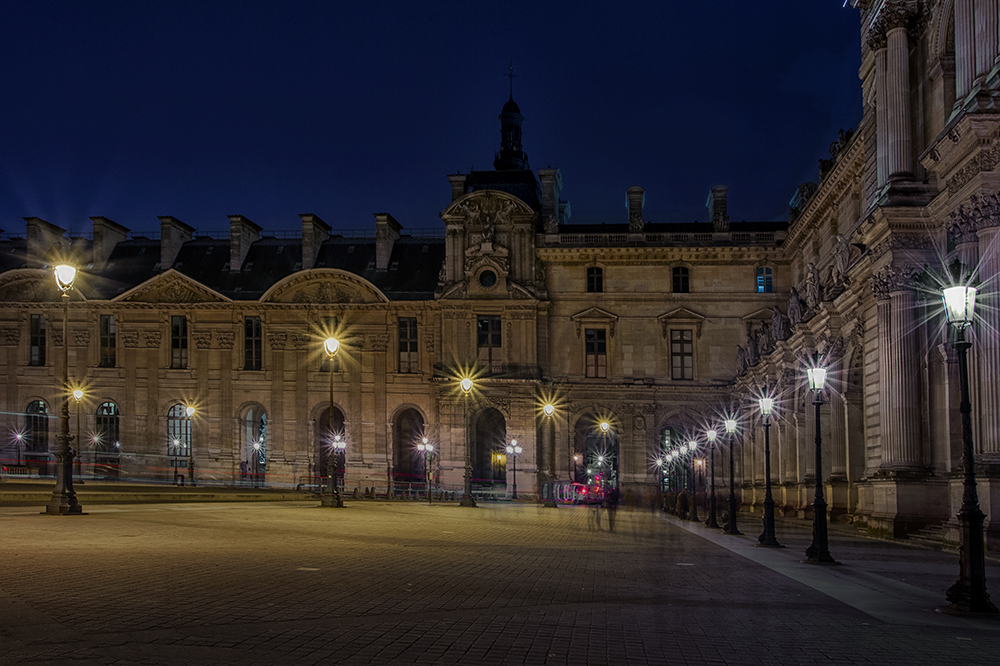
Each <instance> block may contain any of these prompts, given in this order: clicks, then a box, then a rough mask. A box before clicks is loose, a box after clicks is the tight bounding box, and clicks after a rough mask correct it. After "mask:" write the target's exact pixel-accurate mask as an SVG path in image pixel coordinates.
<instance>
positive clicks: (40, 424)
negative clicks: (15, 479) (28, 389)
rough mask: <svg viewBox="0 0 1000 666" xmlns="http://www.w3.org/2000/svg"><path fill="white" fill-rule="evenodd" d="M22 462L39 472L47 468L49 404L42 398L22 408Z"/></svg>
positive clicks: (48, 471)
mask: <svg viewBox="0 0 1000 666" xmlns="http://www.w3.org/2000/svg"><path fill="white" fill-rule="evenodd" d="M21 441H23V442H24V464H25V465H27V466H29V467H34V468H36V469H37V470H38V473H39V474H50V473H51V472H50V470H49V406H48V404H46V402H45V401H44V400H33V401H32V402H31V403H30V404H29V405H28V408H27V409H26V410H24V434H23V436H22V437H21Z"/></svg>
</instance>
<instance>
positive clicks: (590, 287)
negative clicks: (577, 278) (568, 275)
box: [587, 266, 604, 293]
mask: <svg viewBox="0 0 1000 666" xmlns="http://www.w3.org/2000/svg"><path fill="white" fill-rule="evenodd" d="M587 291H588V292H591V293H599V292H602V291H604V269H603V268H600V267H599V266H591V267H590V268H588V269H587Z"/></svg>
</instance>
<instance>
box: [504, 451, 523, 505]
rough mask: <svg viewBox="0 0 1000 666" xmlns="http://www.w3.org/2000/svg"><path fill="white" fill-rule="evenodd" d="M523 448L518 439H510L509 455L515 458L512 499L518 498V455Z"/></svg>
mask: <svg viewBox="0 0 1000 666" xmlns="http://www.w3.org/2000/svg"><path fill="white" fill-rule="evenodd" d="M523 450H524V449H522V448H521V447H520V446H519V445H518V443H517V440H516V439H512V440H510V444H508V445H507V455H508V456H510V457H511V458H513V459H514V489H513V491H512V492H511V494H510V498H511V499H517V457H518V456H519V455H521V452H522V451H523Z"/></svg>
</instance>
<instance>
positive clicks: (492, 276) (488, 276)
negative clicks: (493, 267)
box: [479, 271, 497, 288]
mask: <svg viewBox="0 0 1000 666" xmlns="http://www.w3.org/2000/svg"><path fill="white" fill-rule="evenodd" d="M496 283H497V274H496V273H494V272H493V271H483V272H482V273H480V274H479V284H481V285H482V286H484V287H486V288H489V287H492V286H493V285H495V284H496Z"/></svg>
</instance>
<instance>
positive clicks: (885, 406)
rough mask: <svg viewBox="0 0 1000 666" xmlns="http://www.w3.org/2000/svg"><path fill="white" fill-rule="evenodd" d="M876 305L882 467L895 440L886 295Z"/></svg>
mask: <svg viewBox="0 0 1000 666" xmlns="http://www.w3.org/2000/svg"><path fill="white" fill-rule="evenodd" d="M876 294H877V296H878V303H877V304H876V306H875V308H876V317H877V321H878V377H879V379H878V403H879V410H878V412H879V431H880V440H881V448H882V466H883V467H885V466H888V465H889V464H890V462H891V461H892V460H893V455H892V453H890V450H889V449H890V442H893V441H894V440H895V435H894V433H893V428H892V427H893V420H892V416H891V413H890V411H889V410H890V405H891V403H892V391H893V382H892V379H891V377H892V376H893V375H892V354H891V349H892V335H891V333H890V330H891V328H892V307H891V304H890V302H889V294H888V293H879V291H878V290H876Z"/></svg>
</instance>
